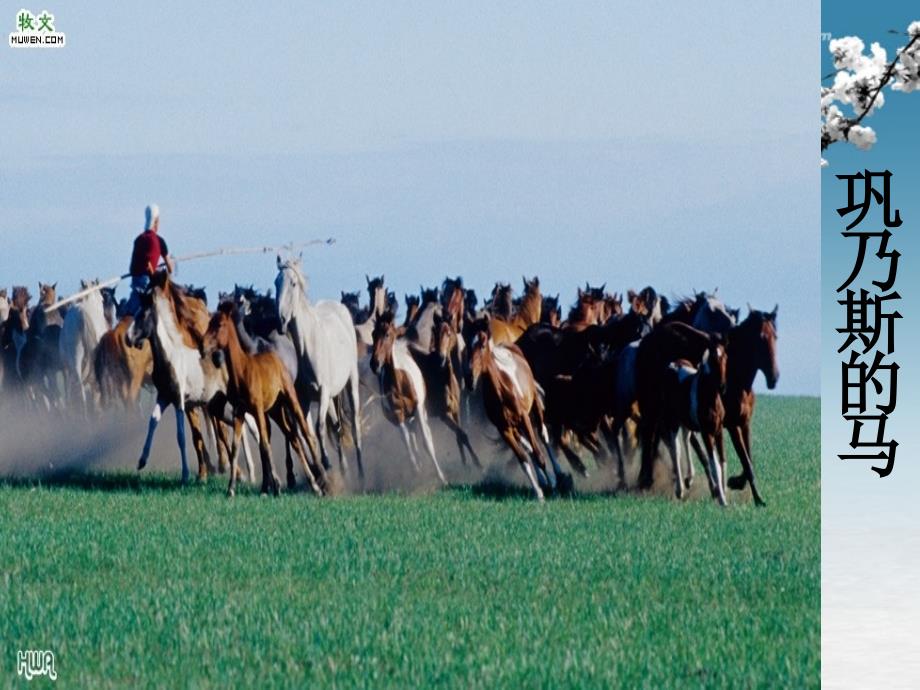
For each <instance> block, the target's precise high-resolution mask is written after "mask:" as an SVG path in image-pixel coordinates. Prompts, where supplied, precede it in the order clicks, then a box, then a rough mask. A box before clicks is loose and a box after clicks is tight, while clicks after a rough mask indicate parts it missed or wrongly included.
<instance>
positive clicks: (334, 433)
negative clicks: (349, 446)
mask: <svg viewBox="0 0 920 690" xmlns="http://www.w3.org/2000/svg"><path fill="white" fill-rule="evenodd" d="M343 393H344V391H343ZM343 393H339V395H337V396H335V397H334V398H332V401H331V404H330V405H329V421H331V422H332V423H331V424H330V425H329V427H328V429H329V438H331V439H332V441H333V443H335V449H336V450H337V451H338V453H339V467H341V468H342V472H343V473H344V472H345V468H347V467H348V459H347V458H346V457H345V448H344V443H343V441H342V439H343V436H344V434H345V427H344V426H343V424H344V422H345V413H344V411H343V409H342V405H343Z"/></svg>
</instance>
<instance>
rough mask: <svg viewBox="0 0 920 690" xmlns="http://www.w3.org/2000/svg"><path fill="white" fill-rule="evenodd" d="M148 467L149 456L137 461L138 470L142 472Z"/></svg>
mask: <svg viewBox="0 0 920 690" xmlns="http://www.w3.org/2000/svg"><path fill="white" fill-rule="evenodd" d="M145 467H147V458H141V459H140V460H138V461H137V471H138V472H140V471H141V470H142V469H144V468H145Z"/></svg>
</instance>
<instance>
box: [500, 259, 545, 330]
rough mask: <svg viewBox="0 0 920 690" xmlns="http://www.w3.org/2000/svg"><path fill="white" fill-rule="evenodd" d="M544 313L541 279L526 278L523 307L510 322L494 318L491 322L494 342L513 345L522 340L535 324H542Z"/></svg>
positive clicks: (522, 300) (522, 299) (522, 298)
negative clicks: (541, 318) (525, 332)
mask: <svg viewBox="0 0 920 690" xmlns="http://www.w3.org/2000/svg"><path fill="white" fill-rule="evenodd" d="M542 312H543V296H542V295H541V294H540V279H539V278H538V277H536V276H534V278H533V280H527V278H526V277H525V278H524V295H523V297H521V305H520V307H519V308H518V309H517V312H516V313H515V314H514V316H512V317H511V319H510V320H505V319H502V318H494V319H490V321H489V328H490V333H491V336H492V340H493V341H494V342H495V343H496V344H499V345H501V344H513V343H515V342H516V341H517V339H518V338H520V337H521V336H522V335H523V334H524V331H526V330H527V329H528V328H529V327H530V326H532V325H534V324H535V323H540V316H541V314H542Z"/></svg>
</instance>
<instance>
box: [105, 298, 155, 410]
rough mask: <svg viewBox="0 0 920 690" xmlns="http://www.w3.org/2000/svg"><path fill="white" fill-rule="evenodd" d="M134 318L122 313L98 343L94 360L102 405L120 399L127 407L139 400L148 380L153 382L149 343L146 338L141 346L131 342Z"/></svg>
mask: <svg viewBox="0 0 920 690" xmlns="http://www.w3.org/2000/svg"><path fill="white" fill-rule="evenodd" d="M133 322H134V317H133V316H130V315H127V316H123V317H122V318H121V320H120V321H119V322H118V323H117V324H115V328H113V329H111V330H110V331H107V332H106V333H105V335H103V336H102V339H101V340H100V341H99V345H98V346H97V347H96V353H95V356H94V362H93V364H94V371H95V375H96V383H97V384H98V386H99V393H100V396H101V402H102V404H103V405H108V404H111V403H112V402H114V401H116V400H117V401H119V402H121V403H122V404H123V405H125V406H126V407H127V406H128V405H129V404H133V403H136V402H137V398H138V395H140V392H141V387H142V386H143V385H144V384H145V383H147V384H152V383H153V381H152V376H153V353H152V352H151V350H150V343H149V342H148V341H146V340H145V341H143V342H142V343H140V345H139V347H131V346H130V345H128V341H127V338H126V334H127V332H128V329H129V328H130V327H131V324H132V323H133Z"/></svg>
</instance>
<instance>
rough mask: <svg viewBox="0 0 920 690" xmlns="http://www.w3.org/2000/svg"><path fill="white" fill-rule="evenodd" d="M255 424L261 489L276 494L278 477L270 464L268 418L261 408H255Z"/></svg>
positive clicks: (270, 450) (270, 451) (270, 449)
mask: <svg viewBox="0 0 920 690" xmlns="http://www.w3.org/2000/svg"><path fill="white" fill-rule="evenodd" d="M254 416H255V418H256V424H257V425H258V427H259V457H260V458H261V460H262V490H261V492H262V493H263V494H267V493H269V492H271V493H273V494H275V495H277V494H278V493H279V486H278V478H277V477H276V476H275V468H274V467H273V466H272V447H271V436H270V435H269V430H268V418H267V416H266V415H265V412H264V411H263V410H261V409H256V411H255V414H254Z"/></svg>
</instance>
